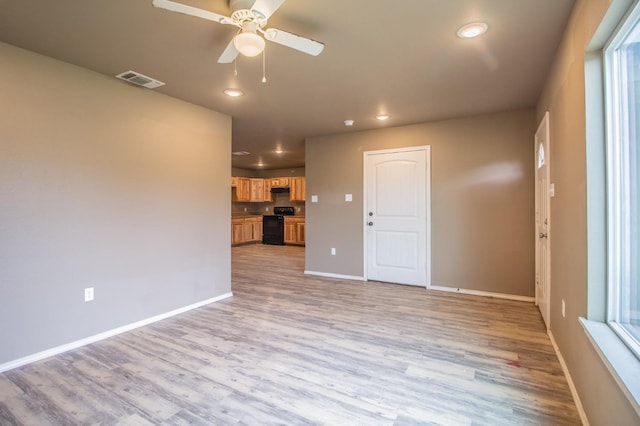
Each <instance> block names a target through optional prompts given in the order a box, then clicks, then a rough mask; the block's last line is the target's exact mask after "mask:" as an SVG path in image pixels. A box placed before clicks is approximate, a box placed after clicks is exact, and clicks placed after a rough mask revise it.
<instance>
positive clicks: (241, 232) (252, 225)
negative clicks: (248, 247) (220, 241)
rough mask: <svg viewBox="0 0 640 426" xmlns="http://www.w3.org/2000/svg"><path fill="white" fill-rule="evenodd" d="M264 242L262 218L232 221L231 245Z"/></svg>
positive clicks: (235, 219)
mask: <svg viewBox="0 0 640 426" xmlns="http://www.w3.org/2000/svg"><path fill="white" fill-rule="evenodd" d="M260 241H262V216H253V217H238V218H232V219H231V244H240V243H250V242H260Z"/></svg>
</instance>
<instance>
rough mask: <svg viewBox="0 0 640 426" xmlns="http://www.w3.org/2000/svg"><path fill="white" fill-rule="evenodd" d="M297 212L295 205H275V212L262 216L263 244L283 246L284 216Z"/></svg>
mask: <svg viewBox="0 0 640 426" xmlns="http://www.w3.org/2000/svg"><path fill="white" fill-rule="evenodd" d="M295 213H296V209H295V207H274V208H273V214H266V215H264V216H262V244H271V245H277V246H283V245H284V217H285V216H293V215H294V214H295Z"/></svg>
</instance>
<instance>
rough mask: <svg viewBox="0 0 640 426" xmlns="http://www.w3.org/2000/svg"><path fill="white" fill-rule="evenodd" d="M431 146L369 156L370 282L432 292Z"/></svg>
mask: <svg viewBox="0 0 640 426" xmlns="http://www.w3.org/2000/svg"><path fill="white" fill-rule="evenodd" d="M429 154H430V151H429V147H428V146H424V147H415V148H406V149H397V150H384V151H370V152H365V154H364V156H365V162H364V166H365V169H364V171H365V173H364V179H365V189H364V190H365V203H364V208H365V212H364V215H365V232H364V235H365V244H364V246H365V264H366V265H365V271H366V279H368V280H375V281H385V282H390V283H397V284H409V285H416V286H423V287H428V285H429V282H428V276H429V268H430V253H429V247H428V244H429V237H428V232H429V229H430V228H429V208H428V206H429V200H430V196H429V195H430V194H429V191H430V184H429V176H430V173H429V157H430V155H429Z"/></svg>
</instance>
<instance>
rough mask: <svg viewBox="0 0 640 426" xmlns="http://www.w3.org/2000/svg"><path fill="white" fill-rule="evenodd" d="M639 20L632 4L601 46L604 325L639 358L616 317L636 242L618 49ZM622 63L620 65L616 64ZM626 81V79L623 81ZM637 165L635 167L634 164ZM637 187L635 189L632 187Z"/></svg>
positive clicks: (639, 350)
mask: <svg viewBox="0 0 640 426" xmlns="http://www.w3.org/2000/svg"><path fill="white" fill-rule="evenodd" d="M638 21H640V6H639V5H638V3H636V4H635V5H634V7H633V10H632V11H631V13H630V14H629V15H628V16H627V17H626V18H625V19H624V21H623V23H622V25H621V26H620V27H619V28H618V29H617V30H616V31H615V33H614V35H613V37H612V38H611V39H610V41H609V42H608V43H607V45H606V46H605V48H604V50H603V53H604V58H603V59H604V65H605V66H604V80H605V100H606V119H605V123H606V129H607V135H606V137H607V141H606V146H607V170H606V174H607V245H608V247H607V248H608V250H607V296H608V304H607V317H606V320H607V324H608V325H609V327H611V329H612V330H613V331H614V332H615V333H616V334H617V335H618V337H619V338H620V339H621V340H622V341H623V342H624V343H625V345H627V346H628V347H629V349H630V350H631V351H632V352H633V353H634V354H635V356H636V357H638V358H640V341H639V340H638V339H637V338H636V337H634V336H632V335H631V334H630V333H629V332H628V331H627V329H626V328H625V326H624V325H621V324H620V323H619V322H618V321H617V320H618V319H619V318H620V315H621V314H620V298H621V293H622V291H624V290H625V288H626V285H627V284H628V283H629V282H630V281H633V280H635V283H634V284H633V285H635V286H638V285H640V283H638V277H633V276H632V274H631V267H630V263H631V261H632V260H631V256H630V253H629V252H630V248H631V245H632V244H638V241H631V239H630V237H629V232H628V229H629V225H630V223H631V221H633V220H638V218H632V217H631V216H630V213H629V209H628V208H627V205H626V203H625V201H626V200H628V198H629V194H630V190H631V188H630V185H629V180H630V178H629V176H630V170H629V167H628V166H629V164H628V162H629V144H631V143H634V142H633V141H630V140H629V139H630V137H629V125H630V123H629V120H628V114H627V105H628V102H629V97H628V92H627V90H624V89H625V87H621V85H620V84H618V83H619V81H620V80H621V79H625V77H626V70H627V67H626V66H625V64H624V61H625V60H626V56H625V55H623V54H622V53H621V52H620V50H619V49H620V48H621V47H622V46H623V44H624V42H625V41H626V40H627V37H629V35H630V34H631V31H632V30H633V29H634V27H635V26H636V23H637V22H638ZM621 63H622V66H620V64H621ZM625 81H626V80H625ZM636 167H637V166H636ZM635 190H637V188H635Z"/></svg>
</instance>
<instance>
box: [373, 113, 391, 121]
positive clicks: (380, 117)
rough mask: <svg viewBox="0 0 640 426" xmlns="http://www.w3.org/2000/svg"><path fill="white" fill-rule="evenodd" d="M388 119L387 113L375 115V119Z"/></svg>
mask: <svg viewBox="0 0 640 426" xmlns="http://www.w3.org/2000/svg"><path fill="white" fill-rule="evenodd" d="M388 119H389V115H387V114H378V115H376V120H379V121H384V120H388Z"/></svg>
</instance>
